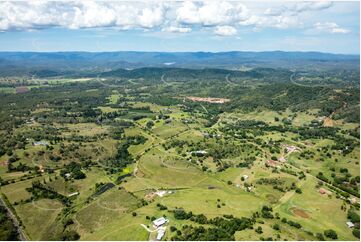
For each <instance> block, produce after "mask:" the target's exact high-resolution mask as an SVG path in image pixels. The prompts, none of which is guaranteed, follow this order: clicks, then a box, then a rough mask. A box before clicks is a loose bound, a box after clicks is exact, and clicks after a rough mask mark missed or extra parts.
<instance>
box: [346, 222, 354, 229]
mask: <svg viewBox="0 0 361 242" xmlns="http://www.w3.org/2000/svg"><path fill="white" fill-rule="evenodd" d="M346 224H347V226H348V227H349V228H353V227H355V225H354V223H352V222H350V221H348V222H346Z"/></svg>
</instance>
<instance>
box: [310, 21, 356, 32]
mask: <svg viewBox="0 0 361 242" xmlns="http://www.w3.org/2000/svg"><path fill="white" fill-rule="evenodd" d="M314 27H315V29H316V30H318V31H321V32H327V33H332V34H347V33H350V32H351V31H350V30H349V29H344V28H341V27H340V26H339V25H338V24H336V23H333V22H326V23H320V22H318V23H315V24H314Z"/></svg>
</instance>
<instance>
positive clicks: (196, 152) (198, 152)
mask: <svg viewBox="0 0 361 242" xmlns="http://www.w3.org/2000/svg"><path fill="white" fill-rule="evenodd" d="M190 153H191V154H196V155H205V154H207V151H205V150H196V151H192V152H190Z"/></svg>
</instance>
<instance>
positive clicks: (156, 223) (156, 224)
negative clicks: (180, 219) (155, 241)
mask: <svg viewBox="0 0 361 242" xmlns="http://www.w3.org/2000/svg"><path fill="white" fill-rule="evenodd" d="M168 222H169V220H168V219H166V218H164V217H160V218H158V219H156V220H154V221H153V225H154V227H156V228H158V227H160V226H162V225H163V224H165V223H168Z"/></svg>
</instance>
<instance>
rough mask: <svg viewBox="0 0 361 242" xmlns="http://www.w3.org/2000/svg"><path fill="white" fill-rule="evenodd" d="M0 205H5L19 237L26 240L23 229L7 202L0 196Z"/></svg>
mask: <svg viewBox="0 0 361 242" xmlns="http://www.w3.org/2000/svg"><path fill="white" fill-rule="evenodd" d="M0 205H1V206H3V207H5V209H6V211H7V214H8V216H9V217H10V218H11V220H12V221H13V224H14V226H15V227H16V229H17V231H18V234H19V239H20V240H22V241H25V240H28V238H27V236H26V234H25V233H24V231H23V230H22V228H21V226H20V223H19V221H18V219H17V217H16V216H15V215H14V213H13V211H11V209H10V208H9V207H8V206H7V204H6V203H5V202H4V200H3V198H2V197H1V196H0Z"/></svg>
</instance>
